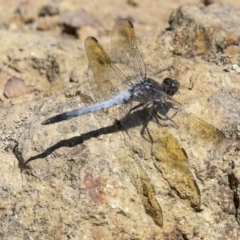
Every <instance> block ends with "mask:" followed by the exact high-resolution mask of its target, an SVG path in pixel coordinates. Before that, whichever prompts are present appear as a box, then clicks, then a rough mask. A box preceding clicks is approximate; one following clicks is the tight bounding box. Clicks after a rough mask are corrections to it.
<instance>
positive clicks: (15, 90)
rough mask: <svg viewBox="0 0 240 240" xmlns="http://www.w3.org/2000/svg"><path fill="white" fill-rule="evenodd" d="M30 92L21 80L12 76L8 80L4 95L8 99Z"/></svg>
mask: <svg viewBox="0 0 240 240" xmlns="http://www.w3.org/2000/svg"><path fill="white" fill-rule="evenodd" d="M29 90H30V89H29V88H28V87H27V86H26V85H25V83H24V82H23V80H22V79H21V78H18V77H15V76H12V77H11V78H9V79H8V80H7V83H6V85H5V88H4V91H3V93H4V95H5V97H6V98H16V97H20V96H22V95H24V94H26V93H28V92H29Z"/></svg>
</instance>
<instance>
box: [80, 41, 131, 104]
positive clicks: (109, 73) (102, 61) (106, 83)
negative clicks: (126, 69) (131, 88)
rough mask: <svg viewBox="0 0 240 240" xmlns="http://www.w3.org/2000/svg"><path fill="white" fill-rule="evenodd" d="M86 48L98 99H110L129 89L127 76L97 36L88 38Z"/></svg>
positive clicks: (94, 89)
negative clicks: (113, 60)
mask: <svg viewBox="0 0 240 240" xmlns="http://www.w3.org/2000/svg"><path fill="white" fill-rule="evenodd" d="M85 50H86V54H87V58H88V62H89V66H90V68H91V70H92V72H93V75H94V81H93V82H92V88H93V91H94V95H95V97H96V100H97V101H103V100H106V99H109V98H111V97H113V96H116V95H117V94H118V93H119V92H120V91H123V90H124V89H125V90H127V88H128V84H127V80H126V79H127V78H126V76H125V75H124V73H123V72H122V71H121V70H120V69H119V68H118V66H117V65H116V64H115V63H113V62H112V60H111V58H110V57H109V55H108V54H107V53H106V52H105V50H104V49H103V47H102V46H101V44H100V43H99V42H98V40H97V39H96V38H94V37H88V38H86V40H85Z"/></svg>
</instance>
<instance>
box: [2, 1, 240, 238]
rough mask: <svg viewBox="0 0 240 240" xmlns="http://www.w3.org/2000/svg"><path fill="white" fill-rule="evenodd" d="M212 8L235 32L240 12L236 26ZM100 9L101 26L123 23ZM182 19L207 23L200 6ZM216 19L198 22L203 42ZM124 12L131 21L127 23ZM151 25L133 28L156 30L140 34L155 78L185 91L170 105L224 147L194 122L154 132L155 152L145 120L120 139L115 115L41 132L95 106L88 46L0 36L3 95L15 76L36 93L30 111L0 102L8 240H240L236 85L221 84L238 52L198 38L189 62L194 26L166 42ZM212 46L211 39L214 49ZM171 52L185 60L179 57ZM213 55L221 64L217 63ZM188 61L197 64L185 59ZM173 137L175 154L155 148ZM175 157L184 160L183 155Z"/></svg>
mask: <svg viewBox="0 0 240 240" xmlns="http://www.w3.org/2000/svg"><path fill="white" fill-rule="evenodd" d="M65 2H66V1H65ZM68 3H69V4H70V2H68ZM153 3H154V2H151V4H153ZM45 4H46V3H45ZM71 4H72V5H73V4H74V3H73V1H71ZM89 4H93V3H92V2H89ZM142 4H144V2H141V4H140V3H139V5H138V7H136V8H133V7H131V9H134V11H137V12H138V11H139V12H141V11H142V14H140V15H139V19H141V21H142V19H144V17H145V16H146V15H147V14H148V13H147V12H148V11H146V8H145V9H142V7H141V6H142ZM148 4H149V3H148ZM161 4H163V3H161ZM167 4H168V8H169V2H168V3H167ZM214 5H215V4H212V5H210V6H208V7H207V8H210V7H212V9H214V11H216V15H217V16H218V19H220V20H219V22H220V23H221V26H224V25H225V24H226V23H225V21H228V22H231V24H233V23H234V19H235V18H237V16H235V15H234V14H235V13H236V12H237V10H231V9H233V8H231V7H227V9H228V10H229V9H230V10H231V13H232V14H230V15H229V14H228V15H227V17H228V19H226V18H225V14H226V11H224V8H225V5H218V4H217V6H218V7H217V6H214ZM73 6H74V5H73ZM90 6H91V5H90ZM126 6H127V4H126ZM126 6H125V5H124V7H125V8H126ZM144 6H145V5H144ZM171 6H172V5H171ZM101 7H104V10H106V6H105V5H103V6H102V5H101V4H99V9H98V10H99V11H98V12H97V14H96V15H94V17H95V16H98V15H99V18H98V20H99V19H104V16H106V15H108V14H109V15H108V18H107V19H111V21H112V22H113V19H114V18H113V17H112V15H111V14H114V17H116V12H115V11H114V12H113V13H111V14H110V13H108V12H107V11H106V12H103V11H100V10H101ZM111 7H112V6H111ZM218 8H219V9H218ZM156 9H157V10H158V11H166V12H167V10H166V8H164V4H163V7H162V9H159V8H157V7H155V9H154V10H156ZM180 9H184V12H188V13H191V11H193V9H195V10H194V11H196V12H198V13H199V12H200V13H201V12H202V11H203V12H204V11H210V10H206V9H205V7H203V5H186V6H182V7H180ZM180 9H179V10H178V11H177V12H179V11H180ZM120 10H122V9H121V8H120ZM120 10H119V9H116V11H120ZM149 11H152V10H151V9H149ZM211 11H212V12H213V10H211ZM211 11H210V13H209V19H210V20H209V23H208V17H207V16H208V14H205V15H204V16H205V17H206V18H205V19H202V18H203V17H201V18H194V21H193V25H194V26H200V25H201V24H200V23H201V22H202V20H203V21H204V26H203V28H201V29H203V31H205V27H206V26H209V25H210V26H211V27H212V29H215V28H217V26H219V25H218V22H217V21H216V22H217V23H216V22H212V18H213V17H212V13H211ZM88 12H89V13H90V11H89V9H88ZM129 12H131V11H130V10H129V9H126V12H124V14H128V13H129ZM180 12H181V11H180ZM219 13H224V14H220V15H219ZM36 14H38V13H37V11H36ZM91 14H92V13H91ZM132 14H133V13H132ZM135 14H136V13H135ZM192 15H194V14H192ZM192 15H191V14H189V15H188V16H189V20H187V15H186V16H185V15H184V22H185V23H186V22H188V21H189V22H191V21H192V19H193V16H192ZM56 16H58V15H55V16H54V17H56ZM133 16H135V15H134V14H133ZM154 16H155V15H154V14H153V15H152V20H151V21H150V22H151V24H149V23H148V24H146V26H147V27H146V26H145V24H142V23H138V24H136V26H140V27H142V29H146V28H148V27H149V26H150V25H151V28H152V29H151V30H150V31H147V32H146V31H144V33H143V34H142V36H141V34H139V32H137V31H138V30H139V29H138V28H136V32H137V38H138V39H137V40H138V47H139V49H140V52H141V54H142V56H143V58H144V60H145V62H146V66H147V70H148V76H149V77H152V78H154V79H156V81H159V82H161V81H162V79H163V78H164V77H166V76H170V77H172V78H175V79H177V80H178V81H179V82H180V90H179V93H178V94H176V96H174V97H173V98H174V99H175V100H177V101H179V102H180V103H182V104H183V106H184V108H185V109H186V110H187V111H189V112H191V113H193V114H194V115H196V116H198V117H199V120H196V118H193V119H195V120H193V122H194V121H197V122H198V121H199V123H200V122H201V119H203V120H205V121H206V122H208V123H209V124H211V125H212V126H215V127H217V128H218V129H220V130H221V131H222V132H223V134H224V136H225V138H221V141H219V142H218V141H217V139H215V138H214V136H215V135H214V134H213V135H212V136H211V134H210V135H209V133H208V134H207V130H208V129H209V128H208V126H209V125H207V124H206V125H205V127H204V125H203V126H202V125H201V124H199V125H194V124H192V122H191V121H190V122H189V124H186V123H185V124H184V127H182V126H179V127H174V126H172V125H171V126H168V127H167V128H166V127H164V128H159V127H158V125H157V124H156V123H155V122H150V123H149V125H148V130H149V131H151V133H152V135H153V136H152V140H153V142H151V141H149V139H148V138H147V139H146V138H143V136H145V137H146V133H145V135H143V136H142V135H141V131H142V129H143V128H142V127H143V126H142V124H140V123H141V121H140V120H141V118H140V117H142V118H143V119H146V114H144V113H145V112H143V114H142V115H141V116H138V115H137V114H136V113H135V114H134V113H132V114H131V115H130V116H129V118H124V119H122V120H123V121H122V123H123V126H124V127H125V128H124V129H122V128H121V125H119V124H118V122H116V118H115V113H116V112H117V111H118V110H119V108H117V107H116V108H112V109H109V110H106V111H100V112H96V113H94V114H88V115H84V116H82V117H79V118H75V119H71V120H69V121H63V122H60V123H56V124H52V125H46V126H43V125H41V122H42V121H44V120H45V119H47V118H49V117H51V116H54V115H55V114H58V113H62V112H64V111H69V110H72V109H77V108H80V107H83V106H86V105H89V104H92V103H93V102H94V101H95V96H94V94H93V90H92V85H91V81H90V80H91V79H92V73H91V71H89V70H88V64H87V60H86V56H85V53H84V49H83V44H82V43H81V42H80V41H76V40H73V39H63V38H62V37H61V36H60V35H57V34H56V33H55V34H51V35H49V33H42V32H41V33H40V32H37V31H34V30H31V33H29V32H28V33H26V32H25V33H23V32H19V31H18V32H9V31H1V32H0V43H1V48H0V61H1V65H3V66H5V67H6V71H7V74H6V76H7V77H4V78H2V77H1V76H0V77H1V81H0V88H1V89H3V88H4V86H5V82H4V81H6V80H7V79H8V78H9V76H16V77H17V78H22V79H24V83H25V85H26V86H30V87H31V90H32V92H31V94H32V98H30V99H29V98H28V99H27V98H24V97H25V95H22V96H19V97H17V98H16V100H18V101H19V102H18V104H15V105H14V106H9V105H8V106H6V105H5V102H4V101H3V104H2V105H1V111H0V119H1V125H0V132H1V134H0V159H1V172H2V176H1V178H0V187H1V188H0V189H1V190H0V197H1V204H0V220H1V221H0V234H1V236H2V238H6V239H22V238H25V237H26V233H28V234H29V236H31V238H32V239H38V238H43V236H44V238H47V239H56V238H75V239H79V238H80V239H82V238H85V239H115V238H116V239H194V240H197V239H239V238H240V227H239V222H240V220H239V219H240V217H239V216H240V215H239V213H240V210H239V186H240V184H239V178H240V177H239V176H240V171H239V157H240V156H239V152H240V151H239V126H240V118H239V115H240V107H239V101H240V99H239V96H240V87H239V81H240V75H239V74H237V73H236V72H231V73H230V72H225V71H224V68H225V66H223V65H224V63H225V62H228V64H229V65H233V64H238V65H239V62H238V61H236V59H237V58H238V56H239V53H238V50H239V48H238V46H235V45H231V44H232V43H231V41H228V40H225V43H224V42H222V41H218V43H220V44H221V45H220V46H226V48H223V51H222V52H221V51H220V52H216V51H217V48H216V45H215V44H206V42H207V40H205V39H204V38H202V39H203V40H202V41H203V43H204V44H203V45H202V46H203V47H202V48H201V47H199V46H198V47H195V48H194V47H193V49H192V52H190V51H189V49H187V50H184V47H183V45H184V44H183V42H182V45H181V44H180V45H178V44H177V42H176V39H175V37H176V36H178V34H179V30H180V29H181V28H185V30H184V31H185V32H189V39H192V42H191V41H189V42H190V43H191V44H192V45H191V44H190V43H189V42H188V38H187V37H186V38H183V40H184V41H186V44H188V46H193V45H194V41H193V39H194V38H196V34H195V33H196V32H194V31H193V29H192V27H191V24H189V25H184V27H183V25H181V24H179V26H177V25H178V24H176V23H177V22H178V20H179V22H180V20H181V19H182V18H181V16H178V19H177V18H176V19H175V20H174V21H176V22H175V24H176V25H175V26H176V28H172V30H169V31H162V30H163V28H162V27H161V24H163V25H164V24H165V23H159V25H160V26H158V27H156V26H154V25H152V23H153V22H154V21H156V20H153V18H154ZM201 16H203V15H201ZM38 17H39V16H38V15H36V19H38ZM46 17H47V16H46ZM48 17H49V16H48ZM37 21H38V20H37ZM111 21H110V22H108V21H107V20H105V21H104V23H103V24H105V25H106V26H107V25H109V26H110V25H111V24H112V22H111ZM157 21H159V20H157ZM237 21H238V20H236V22H237ZM99 22H101V21H99ZM145 22H148V21H147V20H146V19H145ZM214 23H215V25H214ZM145 27H146V28H145ZM206 28H207V27H206ZM236 28H237V26H236ZM236 28H235V27H234V26H233V25H231V26H229V27H226V29H224V31H223V30H222V31H223V32H224V36H235V35H236V36H237V32H234V33H233V32H232V30H233V29H236ZM106 29H107V28H106ZM137 29H138V30H137ZM97 30H98V29H97ZM236 31H237V30H236ZM206 32H207V33H208V31H207V29H206ZM103 33H104V32H103ZM47 34H48V35H47ZM216 34H217V33H216ZM231 34H232V35H231ZM99 35H100V34H99ZM201 36H202V35H201ZM203 36H204V37H205V36H209V35H208V34H204V35H203ZM109 37H110V34H107V35H104V36H103V37H100V38H99V40H100V42H101V43H102V44H103V46H104V47H105V46H106V48H107V47H108V46H109V45H107V44H106V45H105V43H106V42H107V41H108V42H109V40H110V39H109ZM214 39H215V38H214V36H213V37H212V38H211V41H213V43H214ZM217 39H219V38H217ZM183 40H182V41H183ZM195 41H197V40H196V39H195ZM197 42H198V41H197ZM224 44H225V45H224ZM206 46H207V47H206ZM178 49H180V50H179V51H177V50H178ZM181 49H183V50H181ZM202 49H207V51H205V50H204V51H202ZM176 52H180V53H183V54H182V55H181V54H180V55H178V56H177V55H175V54H174V53H176ZM189 52H190V53H189ZM196 53H197V54H199V56H197V54H196ZM211 53H214V54H216V58H215V59H214V58H213V57H212V56H211ZM189 55H192V56H194V58H186V57H185V56H189ZM1 69H2V67H1ZM163 69H165V71H162V70H163ZM3 82H4V84H3ZM31 94H26V95H31ZM0 95H1V93H0ZM0 98H1V99H2V96H0ZM178 116H181V112H179V113H178V114H177V116H176V117H178ZM183 120H185V119H184V118H183ZM183 123H184V122H183ZM193 126H194V127H195V126H202V128H203V129H205V132H206V136H202V138H200V139H199V138H198V137H196V138H194V137H193V136H194V135H193V132H194V131H197V132H198V131H199V132H200V133H201V130H202V128H200V127H195V129H194V128H193ZM166 129H168V130H169V132H171V134H172V137H170V138H169V139H170V140H172V141H173V139H175V140H174V143H173V142H172V141H168V142H166V141H162V142H161V138H160V136H162V135H163V134H165V130H166ZM213 132H214V131H213ZM210 133H211V132H210ZM215 133H216V132H215ZM147 140H148V141H147ZM176 142H177V143H176ZM164 144H165V145H167V146H168V145H169V144H170V145H171V146H172V149H173V151H171V154H172V156H175V157H172V158H171V159H170V161H167V160H166V159H165V158H164V157H163V155H166V154H167V153H166V151H165V150H164ZM179 152H180V153H181V156H182V157H181V158H179V154H177V155H176V153H179ZM174 160H175V161H174ZM181 161H182V162H181ZM183 170H184V171H183ZM185 173H186V174H185ZM181 188H182V190H181V191H179V189H181ZM196 189H198V191H196ZM191 191H192V192H191ZM162 225H163V226H162Z"/></svg>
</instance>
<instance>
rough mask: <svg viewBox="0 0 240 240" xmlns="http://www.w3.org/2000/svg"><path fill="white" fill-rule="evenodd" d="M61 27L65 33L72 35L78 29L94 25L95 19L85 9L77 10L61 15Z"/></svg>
mask: <svg viewBox="0 0 240 240" xmlns="http://www.w3.org/2000/svg"><path fill="white" fill-rule="evenodd" d="M59 25H60V26H62V27H63V32H67V33H71V34H72V33H75V32H76V30H77V29H78V28H81V27H83V26H91V25H93V19H92V17H91V16H90V14H88V13H87V12H86V11H85V10H84V9H76V10H73V11H69V12H66V13H63V14H62V15H60V17H59Z"/></svg>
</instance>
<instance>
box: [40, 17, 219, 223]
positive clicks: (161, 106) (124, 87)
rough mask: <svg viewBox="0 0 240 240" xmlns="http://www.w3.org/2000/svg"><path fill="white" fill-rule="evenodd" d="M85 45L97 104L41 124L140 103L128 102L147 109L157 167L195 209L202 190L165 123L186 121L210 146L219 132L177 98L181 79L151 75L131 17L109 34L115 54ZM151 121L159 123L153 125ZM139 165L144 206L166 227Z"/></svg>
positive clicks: (96, 43)
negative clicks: (175, 96)
mask: <svg viewBox="0 0 240 240" xmlns="http://www.w3.org/2000/svg"><path fill="white" fill-rule="evenodd" d="M84 45H85V50H86V55H87V58H88V62H89V66H90V68H91V70H92V72H93V76H94V80H92V84H91V86H92V89H93V92H94V97H95V98H96V103H95V104H92V105H89V106H86V107H83V108H80V109H76V110H73V111H69V112H65V113H61V114H58V115H56V116H53V117H51V118H48V119H46V120H45V121H44V122H42V124H43V125H47V124H52V123H56V122H60V121H64V120H68V119H71V118H74V117H78V116H82V115H84V114H88V113H93V112H95V111H98V110H102V109H108V108H111V107H113V106H116V105H124V106H127V105H130V106H131V104H132V103H136V104H135V106H134V107H130V111H129V112H128V113H130V112H134V111H136V110H137V109H139V108H140V107H141V108H144V109H147V110H148V115H147V116H146V118H147V124H146V125H145V126H144V127H143V130H142V135H144V134H145V132H147V133H148V135H149V136H150V137H149V138H148V139H149V140H150V141H151V142H152V144H153V153H154V154H155V157H156V159H157V160H158V161H157V163H156V164H155V166H156V167H157V168H158V169H159V170H160V171H161V172H162V174H163V177H164V178H165V179H166V180H167V181H168V183H169V185H170V186H171V187H172V188H173V189H175V190H176V191H177V194H178V195H179V196H180V197H181V198H185V199H187V200H188V201H189V202H190V204H191V206H193V207H194V208H196V209H197V208H199V205H200V203H201V196H200V191H199V188H198V186H197V184H196V181H195V180H194V177H193V175H192V173H191V171H190V170H189V164H188V156H187V154H186V151H185V150H184V149H183V147H182V146H181V144H180V143H179V141H178V140H177V139H176V138H175V137H174V136H173V134H172V133H171V132H170V131H168V129H167V127H168V125H170V124H171V125H172V126H175V128H178V127H179V126H180V125H181V124H184V125H185V127H186V129H187V130H188V131H189V132H190V133H192V132H195V135H194V136H196V137H198V138H202V139H207V140H206V142H208V145H209V142H210V141H212V142H215V143H216V142H218V141H219V140H220V139H221V138H222V134H221V132H220V131H219V130H218V129H217V128H215V127H213V126H212V125H210V124H208V123H207V122H205V121H204V120H202V119H200V118H198V117H197V116H195V115H193V114H191V113H189V112H188V111H187V110H186V109H185V108H184V107H183V106H182V104H180V103H179V102H177V101H176V100H174V99H173V96H174V95H175V94H176V93H177V91H178V90H179V87H180V84H179V82H178V81H177V80H175V79H173V78H170V77H167V78H165V79H164V80H163V82H162V83H159V82H157V81H155V80H154V79H151V78H148V77H147V70H146V66H145V63H144V61H143V58H142V56H141V53H140V51H139V49H138V47H137V41H136V36H135V30H134V26H133V24H132V22H131V21H129V20H126V19H123V20H118V21H117V22H116V23H115V25H114V27H113V29H112V33H111V55H109V54H108V53H107V52H106V51H105V50H104V48H103V47H102V45H101V44H100V43H99V41H98V40H97V39H96V38H94V37H88V38H86V40H85V42H84ZM126 109H128V108H127V107H126ZM151 120H153V121H154V122H155V123H157V124H155V125H151V123H150V122H151ZM148 123H149V124H148ZM145 130H146V131H145ZM136 169H137V170H136V173H135V175H136V176H137V177H138V178H139V179H143V180H142V181H143V182H142V185H141V184H140V185H139V186H138V187H137V189H138V190H139V192H140V196H141V199H142V201H143V203H144V206H145V207H146V209H148V210H146V211H148V212H150V213H152V217H153V219H155V222H157V223H158V224H159V225H160V226H162V216H161V208H160V207H156V209H155V211H154V210H151V209H152V208H153V206H157V205H158V204H157V203H156V199H155V198H154V188H153V187H152V186H151V185H149V184H146V182H147V180H146V179H148V177H147V175H146V173H145V172H144V171H143V170H142V167H141V166H140V165H139V164H136ZM161 169H165V170H166V169H167V170H166V171H162V170H161ZM168 171H169V174H168V173H167V172H168ZM133 175H134V174H133ZM144 186H145V188H146V189H144ZM146 192H148V194H146ZM146 195H147V196H148V200H147V201H146ZM144 199H145V200H144ZM149 199H150V200H149ZM149 203H150V205H149ZM149 209H150V210H149ZM157 218H158V219H157ZM156 219H157V220H156Z"/></svg>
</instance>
